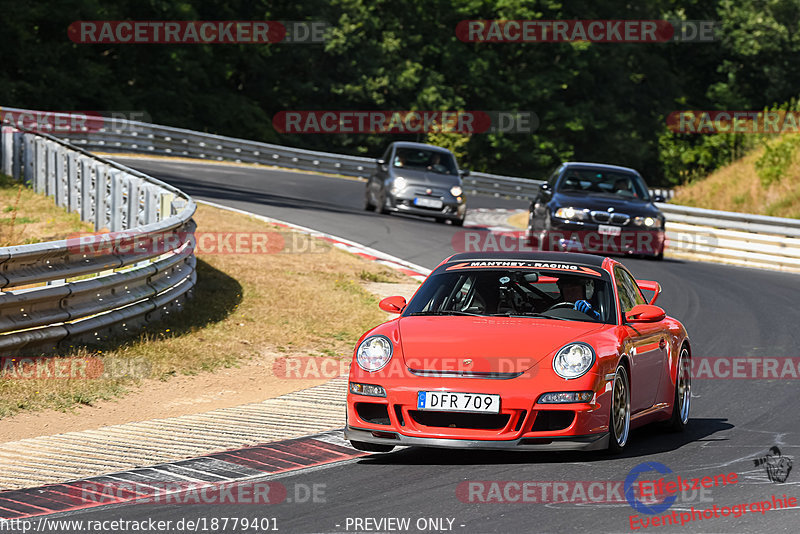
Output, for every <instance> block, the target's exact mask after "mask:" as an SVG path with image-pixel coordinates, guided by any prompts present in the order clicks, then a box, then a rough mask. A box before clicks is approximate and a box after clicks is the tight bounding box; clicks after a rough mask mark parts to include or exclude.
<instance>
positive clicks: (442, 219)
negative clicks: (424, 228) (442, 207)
mask: <svg viewBox="0 0 800 534" xmlns="http://www.w3.org/2000/svg"><path fill="white" fill-rule="evenodd" d="M436 222H437V223H439V224H444V223H446V222H447V219H445V218H444V217H436Z"/></svg>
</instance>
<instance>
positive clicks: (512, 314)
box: [492, 312, 574, 321]
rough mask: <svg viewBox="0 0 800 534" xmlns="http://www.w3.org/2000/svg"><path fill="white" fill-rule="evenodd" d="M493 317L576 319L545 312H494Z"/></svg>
mask: <svg viewBox="0 0 800 534" xmlns="http://www.w3.org/2000/svg"><path fill="white" fill-rule="evenodd" d="M492 317H539V318H542V319H555V320H557V321H574V319H567V318H566V317H554V316H552V315H545V314H543V313H535V312H508V313H493V314H492Z"/></svg>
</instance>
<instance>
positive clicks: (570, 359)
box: [553, 343, 594, 379]
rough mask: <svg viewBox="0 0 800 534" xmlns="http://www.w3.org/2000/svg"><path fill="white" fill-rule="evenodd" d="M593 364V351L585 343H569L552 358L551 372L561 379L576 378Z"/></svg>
mask: <svg viewBox="0 0 800 534" xmlns="http://www.w3.org/2000/svg"><path fill="white" fill-rule="evenodd" d="M593 364H594V349H593V348H592V347H591V345H589V344H587V343H570V344H569V345H566V346H564V347H562V348H561V349H560V350H559V351H558V352H557V353H556V357H555V358H553V370H554V371H555V372H556V374H557V375H558V376H560V377H561V378H567V379H570V378H578V377H580V376H583V375H584V374H586V372H587V371H588V370H589V369H591V367H592V365H593Z"/></svg>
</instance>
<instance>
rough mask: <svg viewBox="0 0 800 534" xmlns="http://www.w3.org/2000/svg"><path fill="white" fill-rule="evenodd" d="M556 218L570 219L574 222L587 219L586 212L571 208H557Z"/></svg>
mask: <svg viewBox="0 0 800 534" xmlns="http://www.w3.org/2000/svg"><path fill="white" fill-rule="evenodd" d="M556 217H558V218H559V219H571V220H575V221H585V220H586V219H587V217H588V216H587V213H586V210H579V209H575V208H572V207H566V208H558V209H557V210H556Z"/></svg>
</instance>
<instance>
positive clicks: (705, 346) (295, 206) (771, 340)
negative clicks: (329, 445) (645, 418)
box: [62, 159, 800, 533]
mask: <svg viewBox="0 0 800 534" xmlns="http://www.w3.org/2000/svg"><path fill="white" fill-rule="evenodd" d="M121 161H123V162H124V163H126V164H128V165H130V166H132V167H134V168H137V169H139V170H142V171H144V172H147V173H150V174H151V175H153V176H155V177H157V178H160V179H162V180H164V181H166V182H168V183H170V184H172V185H175V186H177V187H179V188H181V189H182V190H184V191H185V192H187V193H188V194H190V195H192V196H194V197H195V198H198V199H205V200H211V201H214V202H218V203H221V204H225V205H228V206H233V207H236V208H240V209H244V210H248V211H252V212H255V213H259V214H263V215H268V216H271V217H275V218H278V219H282V220H285V221H288V222H291V223H295V224H300V225H303V226H307V227H311V228H315V229H318V230H322V231H325V232H328V233H330V234H333V235H337V236H340V237H344V238H347V239H351V240H353V241H357V242H359V243H362V244H365V245H368V246H370V247H373V248H375V249H378V250H381V251H384V252H387V253H390V254H393V255H395V256H398V257H401V258H403V259H405V260H408V261H411V262H414V263H417V264H419V265H422V266H425V267H428V268H433V267H434V266H435V265H436V264H437V263H438V262H439V261H440V260H441V259H442V258H444V257H446V256H448V255H450V254H451V253H452V252H453V249H452V244H451V242H452V237H453V235H454V234H455V233H456V232H458V231H461V230H462V229H460V228H456V227H453V226H450V225H449V224H447V225H442V224H436V223H434V222H433V220H425V219H417V218H412V217H405V216H396V215H391V216H387V215H378V214H376V213H370V212H365V211H363V209H362V203H363V189H364V185H363V183H362V182H358V181H355V180H345V179H338V178H331V177H323V176H315V175H312V174H305V173H297V172H288V171H274V170H265V169H259V168H253V167H245V166H221V165H214V164H201V163H190V162H167V161H161V160H141V159H123V160H121ZM468 205H469V207H470V208H476V207H487V208H520V207H525V206H526V204H525V203H523V202H519V201H506V200H500V199H492V198H489V197H471V198H470V199H469V201H468ZM625 263H626V265H628V266H629V267H630V268H631V269H632V271H633V272H634V274H636V275H637V276H638V277H640V278H644V279H654V280H658V281H659V282H660V283H661V284H662V286H663V289H664V292H663V293H662V296H661V298H660V299H659V304H660V305H661V306H663V307H664V308H665V309H666V310H667V312H668V313H669V314H670V315H673V316H675V317H677V318H678V319H680V320H681V321H682V322H683V323H684V324H685V325H686V327H687V328H688V330H689V334H690V336H691V339H692V342H693V354H694V356H695V357H698V356H737V357H755V358H761V357H800V349H799V348H798V347H800V325H798V318H800V313H798V307H800V278H798V277H797V276H794V275H789V274H782V273H775V272H769V271H760V270H749V269H744V268H737V267H727V266H720V265H712V264H703V263H693V262H681V261H671V260H665V261H663V262H656V261H649V260H635V259H631V260H626V261H625ZM693 388H694V391H693V393H694V395H693V397H694V398H693V402H692V413H691V417H692V419H691V421H690V423H689V427H688V429H687V431H686V432H685V433H683V434H667V433H663V432H662V431H661V430H660V429H658V428H645V429H640V430H638V431H634V432H633V433H632V436H631V439H630V442H629V444H628V447H627V449H626V452H625V453H624V454H623V455H622V456H619V457H608V456H605V455H603V454H596V453H580V454H578V453H507V452H506V453H502V452H482V451H477V452H472V451H456V452H453V451H441V450H434V449H405V450H397V451H395V452H394V453H391V454H385V455H372V456H366V457H363V458H357V459H353V460H348V461H345V462H342V463H338V464H332V465H327V466H322V467H318V468H313V469H307V470H300V471H296V472H294V473H289V474H286V475H283V476H280V477H279V478H276V479H275V480H276V481H277V482H280V483H282V484H284V485H285V486H286V488H287V491H288V495H289V497H290V498H291V496H292V495H293V489H295V488H303V487H306V486H303V485H308V486H309V487H310V486H312V485H314V484H317V485H319V484H323V485H324V486H318V487H323V488H324V498H320V499H318V500H319V501H324V502H316V503H313V502H304V503H297V502H283V503H281V504H273V505H267V506H264V505H262V506H253V505H216V506H210V505H203V506H187V505H175V504H169V505H161V506H155V505H143V504H137V505H123V506H116V507H108V508H104V509H94V510H87V511H82V512H75V513H72V514H69V517H70V518H72V519H94V520H113V519H119V518H122V519H144V518H152V519H154V520H156V521H157V520H167V519H169V520H172V521H176V520H179V519H181V518H195V519H196V518H198V517H206V518H209V519H210V518H214V517H216V518H223V517H250V518H266V517H269V518H276V521H277V527H278V528H279V530H280V531H281V532H298V533H311V532H347V531H350V532H353V531H359V532H378V531H381V532H392V531H408V532H450V531H452V532H464V533H483V532H502V533H507V532H587V531H592V532H627V531H630V530H631V523H630V516H631V515H634V514H637V515H638V516H639V517H640V518H645V517H653V516H648V515H647V514H641V513H640V512H637V511H635V510H634V509H633V508H632V507H631V506H630V505H629V504H628V503H627V502H625V501H624V497H623V499H622V502H610V503H596V502H595V503H586V502H562V503H540V502H524V503H522V502H517V503H496V502H494V503H493V502H488V503H481V502H463V501H462V500H460V499H459V495H460V494H459V495H457V487H458V486H459V483H462V482H464V481H529V482H544V483H549V482H553V481H559V482H562V481H566V482H569V481H599V482H602V483H603V484H607V483H610V482H617V483H621V481H624V480H625V478H626V476H627V475H628V473H629V471H631V470H632V469H633V468H634V467H636V466H637V465H639V464H641V463H642V462H660V463H662V464H664V465H666V466H667V467H669V468H670V469H671V470H672V471H673V472H674V473H676V474H678V475H680V476H681V477H683V478H697V477H702V476H713V475H717V474H722V473H729V472H736V473H738V483H736V484H733V485H729V486H726V487H720V488H713V489H711V490H707V491H706V492H705V494H704V495H699V494H698V493H699V492H697V491H696V490H693V491H689V492H687V493H686V494H684V495H683V496H681V497H679V498H678V501H677V502H676V503H675V504H674V505H673V506H672V508H670V510H669V512H672V511H673V510H675V511H678V512H685V511H687V510H690V508H691V507H692V506H694V507H695V508H696V509H697V508H700V509H703V508H712V507H714V506H715V505H717V506H718V507H723V506H725V507H731V506H734V505H738V504H744V503H750V502H753V501H764V500H771V497H772V496H773V495H777V496H782V495H783V494H786V495H787V496H788V497H800V491H798V490H800V467H797V466H796V467H795V469H794V471H793V472H791V473H790V474H789V477H788V479H787V480H786V482H785V483H774V482H771V481H770V480H769V479H768V477H767V473H766V471H765V470H764V468H763V467H757V466H755V465H754V461H753V460H754V459H755V458H757V457H759V456H762V455H764V454H766V453H767V450H768V449H769V448H770V447H772V446H774V445H777V446H779V447H780V449H781V451H782V452H783V454H784V455H787V456H791V457H794V458H797V457H798V453H800V409H798V400H800V381H797V380H792V379H780V380H754V379H737V380H720V379H717V380H695V381H694V384H693ZM298 417H302V414H298ZM653 478H655V476H653ZM486 487H489V486H488V485H487V486H486ZM512 498H513V495H512ZM618 500H619V499H618ZM669 512H667V513H669ZM62 517H64V515H63V514H62ZM348 518H350V519H349V520H348ZM355 518H358V519H361V520H363V519H364V518H374V519H376V520H381V519H384V520H385V519H387V518H408V519H409V520H410V523H409V525H410V526H409V528H408V529H407V530H395V529H394V527H395V526H396V525H395V524H394V523H385V522H384V523H381V524H380V525H379V524H377V523H372V522H369V523H365V522H363V521H361V522H356V521H355ZM429 519H438V520H440V521H441V524H438V523H436V522H431V521H428V520H429ZM696 519H697V518H696V516H695V520H696ZM173 524H174V523H173ZM798 524H800V512H799V511H798V508H796V507H795V508H794V509H792V510H788V511H787V510H779V511H768V512H766V513H763V514H762V513H760V512H758V511H755V512H748V513H746V514H744V515H742V516H741V517H734V516H733V515H731V516H728V517H719V518H711V519H703V520H701V521H696V522H693V523H692V522H689V523H687V524H685V525H683V526H680V525H678V526H652V527H651V528H647V529H642V530H646V531H648V532H650V531H659V532H678V531H692V532H796V531H797V525H798ZM636 526H639V525H636ZM216 531H220V532H224V531H232V530H231V529H230V528H228V529H227V530H222V529H221V528H218V529H217V530H216Z"/></svg>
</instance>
